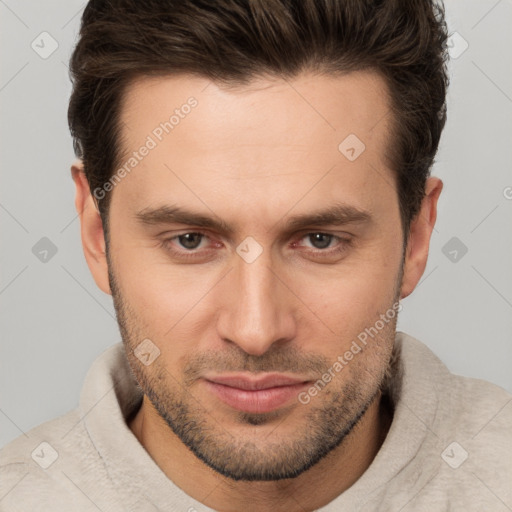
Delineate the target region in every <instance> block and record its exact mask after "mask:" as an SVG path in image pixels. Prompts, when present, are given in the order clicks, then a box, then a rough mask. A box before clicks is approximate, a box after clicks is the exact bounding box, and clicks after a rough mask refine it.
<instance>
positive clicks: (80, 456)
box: [0, 409, 108, 512]
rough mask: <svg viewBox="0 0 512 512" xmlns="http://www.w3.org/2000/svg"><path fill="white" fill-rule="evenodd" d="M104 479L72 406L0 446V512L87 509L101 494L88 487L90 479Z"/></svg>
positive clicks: (95, 452) (97, 458)
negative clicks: (71, 409) (61, 413)
mask: <svg viewBox="0 0 512 512" xmlns="http://www.w3.org/2000/svg"><path fill="white" fill-rule="evenodd" d="M107 480H108V478H107V473H106V470H105V469H104V466H103V463H102V461H101V458H100V457H99V455H98V454H97V451H96V450H95V449H94V446H93V444H92V441H91V439H90V437H89V436H88V434H87V430H86V429H85V427H84V425H83V421H82V420H81V418H80V414H79V411H78V410H77V409H75V410H73V411H70V412H69V413H67V414H64V415H62V416H60V417H58V418H55V419H53V420H50V421H47V422H45V423H42V424H40V425H38V426H37V427H35V428H33V429H31V430H29V431H28V432H27V433H25V434H23V435H21V436H19V437H17V438H16V439H14V440H13V441H12V442H10V443H9V444H7V445H6V446H4V447H3V448H2V449H1V450H0V511H1V512H11V511H12V512H15V511H18V510H23V511H25V510H30V511H34V512H35V511H39V510H40V511H43V510H54V511H61V510H63V511H64V510H89V508H90V507H91V499H90V497H89V496H91V493H93V494H92V496H93V495H94V494H95V493H98V492H100V493H101V492H103V490H101V489H96V490H91V489H89V483H91V482H96V485H97V484H98V483H99V482H102V481H103V482H107ZM100 487H101V486H100ZM93 508H94V507H93Z"/></svg>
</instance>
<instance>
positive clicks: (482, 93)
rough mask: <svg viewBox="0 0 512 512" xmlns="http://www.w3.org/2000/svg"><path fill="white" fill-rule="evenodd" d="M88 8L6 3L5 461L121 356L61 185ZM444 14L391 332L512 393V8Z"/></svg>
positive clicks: (1, 92) (1, 213)
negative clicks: (423, 242) (444, 65)
mask: <svg viewBox="0 0 512 512" xmlns="http://www.w3.org/2000/svg"><path fill="white" fill-rule="evenodd" d="M84 5H85V3H83V2H78V1H71V0H66V1H64V0H59V1H57V0H53V1H49V0H47V1H40V2H39V1H38V2H36V1H30V2H15V1H14V0H0V20H1V31H0V37H1V41H0V51H1V53H2V67H1V76H0V108H1V113H0V119H1V140H2V146H1V172H2V186H1V189H0V225H1V230H2V231H1V233H2V249H1V251H0V258H1V266H0V269H1V274H0V314H1V319H2V324H1V326H2V328H1V337H0V340H1V354H0V388H1V390H2V394H1V397H0V446H1V445H3V444H5V443H7V442H8V441H10V440H11V439H13V438H15V437H17V436H18V435H20V434H22V433H23V432H26V431H27V430H29V429H30V428H31V427H34V426H35V425H37V424H39V423H41V422H43V421H45V420H48V419H51V418H53V417H55V416H57V415H60V414H63V413H65V412H67V411H68V410H70V409H71V408H73V407H75V406H76V405H77V401H78V396H79V391H80V388H81V385H82V381H83V378H84V376H85V373H86V371H87V369H88V368H89V366H90V365H91V363H92V362H93V360H94V359H95V358H96V357H97V355H98V354H99V353H100V352H101V351H102V350H104V349H105V348H106V347H108V346H109V345H111V344H113V343H116V342H118V341H120V335H119V332H118V328H117V323H116V321H115V315H114V310H113V306H112V302H111V298H110V297H109V296H107V295H104V294H103V293H102V292H101V291H100V290H99V289H97V287H96V285H95V283H94V281H93V279H92V277H91V275H90V273H89V270H88V268H87V265H86V263H85V259H84V257H83V253H82V248H81V242H80V234H79V222H78V219H77V216H76V213H75V210H74V185H73V182H72V180H71V175H70V171H69V168H70V165H71V163H72V162H73V160H74V154H73V150H72V143H71V137H70V135H69V132H68V127H67V118H66V113H67V102H68V98H69V94H70V91H71V85H70V82H69V79H68V69H67V62H68V60H69V56H70V54H71V49H72V46H73V44H74V41H75V39H76V35H77V33H78V26H79V21H80V16H81V12H82V10H83V7H84ZM446 8H447V18H448V23H449V28H450V32H451V33H454V32H457V33H458V34H460V37H459V36H453V38H452V39H451V41H452V43H453V45H452V47H451V50H450V51H451V53H452V55H453V56H454V57H456V58H454V59H453V60H452V61H451V63H450V75H451V85H450V91H449V96H448V123H447V126H446V129H445V132H444V133H443V139H442V142H441V146H440V151H439V153H438V157H437V162H436V165H435V167H434V169H433V174H434V175H436V176H439V177H440V178H442V179H443V181H444V183H445V189H444V191H443V193H442V197H441V199H440V205H439V218H438V223H437V226H436V229H435V232H434V234H433V239H432V244H431V254H430V258H429V263H428V267H427V269H426V272H425V274H424V277H423V280H422V281H421V283H420V285H419V287H418V288H417V290H416V291H415V292H414V293H413V295H412V296H411V297H409V298H407V299H405V300H404V301H403V306H404V309H403V312H402V313H401V317H400V321H399V329H400V330H404V331H406V332H407V333H409V334H411V335H413V336H415V337H417V338H419V339H420V340H422V341H423V342H425V343H426V344H427V345H428V346H429V347H431V348H432V350H433V351H434V352H435V353H436V354H437V355H438V356H439V357H440V358H441V359H442V360H443V361H444V362H445V363H446V364H447V366H448V367H449V368H450V369H451V370H452V371H453V372H455V373H459V374H463V375H468V376H473V377H478V378H482V379H486V380H489V381H492V382H494V383H496V384H499V385H501V386H502V387H504V388H506V389H508V390H509V391H512V372H511V362H512V343H511V334H510V333H511V331H512V229H511V226H512V171H511V163H512V149H511V148H512V144H511V143H512V140H511V135H512V67H511V53H512V31H510V26H512V1H511V0H499V1H497V0H486V1H482V0H479V1H476V0H472V1H468V0H463V1H462V0H459V1H458V0H447V1H446ZM42 32H48V33H49V34H50V36H51V38H53V39H54V40H55V41H56V42H57V43H58V48H57V49H56V50H55V51H54V52H53V53H52V54H51V55H49V56H48V55H45V54H44V52H49V51H50V50H51V49H52V46H51V45H52V44H55V43H52V40H51V39H50V36H46V35H43V36H40V34H41V33H42ZM461 38H462V39H461ZM41 40H43V41H41ZM33 41H34V43H33ZM32 44H34V46H35V48H36V49H37V51H38V52H39V53H37V52H36V51H35V50H34V49H33V48H32V46H31V45H32ZM466 44H467V45H468V47H467V48H466ZM36 45H37V46H36ZM41 53H42V54H43V56H44V57H46V58H42V57H41V56H40V54H41ZM43 237H47V238H48V239H49V240H51V243H52V244H53V245H54V246H55V249H56V250H57V252H56V253H55V254H54V255H53V254H52V252H51V250H50V252H48V253H47V254H45V253H44V252H42V251H44V250H45V249H47V250H48V241H42V242H41V241H40V240H41V239H42V238H43ZM454 237H455V239H454V240H452V239H453V238H454ZM36 244H38V245H36ZM34 246H35V249H33V248H34ZM464 248H466V249H467V253H466V254H464V251H465V249H464ZM55 249H54V250H55ZM34 252H35V254H34ZM41 258H42V259H43V260H44V259H46V261H41Z"/></svg>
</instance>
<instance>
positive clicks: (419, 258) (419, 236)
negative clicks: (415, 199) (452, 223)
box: [400, 178, 443, 299]
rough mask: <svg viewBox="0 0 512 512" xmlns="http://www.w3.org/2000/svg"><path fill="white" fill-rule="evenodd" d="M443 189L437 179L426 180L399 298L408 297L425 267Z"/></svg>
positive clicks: (411, 227)
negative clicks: (438, 202) (438, 201)
mask: <svg viewBox="0 0 512 512" xmlns="http://www.w3.org/2000/svg"><path fill="white" fill-rule="evenodd" d="M442 189H443V182H442V181H441V180H440V179H439V178H428V179H427V182H426V185H425V197H424V198H423V201H422V202H421V208H420V211H419V212H418V215H416V217H415V218H414V219H413V220H412V222H411V225H410V229H409V240H408V242H407V248H406V253H405V262H404V275H403V279H402V288H401V292H400V298H401V299H403V298H405V297H407V296H408V295H410V294H411V293H412V291H413V290H414V288H416V285H417V284H418V282H419V280H420V278H421V276H422V275H423V272H424V271H425V267H426V265H427V258H428V250H429V246H430V236H431V235H432V230H433V229H434V225H435V223H436V218H437V200H438V199H439V195H440V194H441V191H442Z"/></svg>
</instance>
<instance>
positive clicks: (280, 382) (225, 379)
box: [206, 373, 307, 390]
mask: <svg viewBox="0 0 512 512" xmlns="http://www.w3.org/2000/svg"><path fill="white" fill-rule="evenodd" d="M206 380H208V381H210V382H214V383H216V384H223V385H224V386H229V387H232V388H239V389H247V390H258V389H269V388H275V387H279V386H293V385H296V384H302V383H304V382H307V379H301V378H297V377H295V378H294V377H288V376H286V375H279V374H275V373H274V374H267V375H263V376H261V377H248V376H247V375H241V374H237V375H233V374H232V375H216V376H212V377H207V378H206Z"/></svg>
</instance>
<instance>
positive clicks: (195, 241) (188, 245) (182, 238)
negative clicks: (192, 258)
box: [171, 233, 204, 249]
mask: <svg viewBox="0 0 512 512" xmlns="http://www.w3.org/2000/svg"><path fill="white" fill-rule="evenodd" d="M203 237H204V235H203V234H202V233H184V234H182V235H178V236H176V237H175V239H176V240H177V241H178V242H179V243H180V244H181V246H182V247H184V248H185V249H197V248H198V246H199V244H200V243H201V240H202V239H203ZM171 240H172V239H171Z"/></svg>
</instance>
